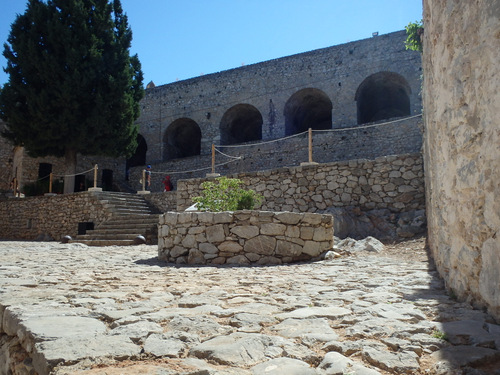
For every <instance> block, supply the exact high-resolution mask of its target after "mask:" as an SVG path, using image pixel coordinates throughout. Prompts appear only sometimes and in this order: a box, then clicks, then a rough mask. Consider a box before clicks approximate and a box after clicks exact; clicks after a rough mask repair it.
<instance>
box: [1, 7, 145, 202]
mask: <svg viewBox="0 0 500 375" xmlns="http://www.w3.org/2000/svg"><path fill="white" fill-rule="evenodd" d="M131 41H132V32H131V29H130V27H129V26H128V20H127V16H126V15H125V14H124V13H123V10H122V7H121V3H120V1H119V0H113V1H111V2H108V0H48V1H46V2H44V1H41V0H29V2H28V5H27V9H26V11H25V13H24V14H22V15H18V16H17V18H16V19H15V21H14V23H13V24H12V27H11V31H10V34H9V37H8V40H7V42H8V43H5V44H4V52H3V55H4V56H5V57H6V59H7V67H6V68H5V69H4V70H5V72H6V73H7V74H8V75H9V81H8V82H7V83H6V84H5V85H4V87H3V88H2V89H1V91H0V118H2V119H3V120H5V121H6V123H7V126H8V127H7V131H6V132H4V134H3V135H4V136H6V137H7V138H10V139H11V140H12V141H13V142H14V143H15V144H16V145H21V146H24V147H25V149H26V151H27V152H28V154H29V155H30V156H33V157H39V156H48V155H52V156H57V157H62V156H64V157H65V161H66V171H65V173H66V174H74V173H75V170H76V157H77V153H81V154H84V155H105V156H112V157H118V156H130V155H132V154H133V153H134V151H135V149H136V147H137V143H136V137H137V131H138V129H137V126H135V125H134V121H135V120H136V119H137V117H138V116H139V101H140V100H141V99H142V97H143V96H144V88H143V85H142V80H143V75H142V71H141V65H140V62H139V58H138V57H137V55H134V56H130V52H129V49H130V44H131ZM73 188H74V178H73V177H71V178H67V179H65V189H64V190H65V192H72V191H73Z"/></svg>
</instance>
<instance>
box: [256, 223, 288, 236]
mask: <svg viewBox="0 0 500 375" xmlns="http://www.w3.org/2000/svg"><path fill="white" fill-rule="evenodd" d="M285 230H286V225H283V224H278V223H264V224H262V225H261V227H260V234H264V235H268V236H282V235H284V234H285Z"/></svg>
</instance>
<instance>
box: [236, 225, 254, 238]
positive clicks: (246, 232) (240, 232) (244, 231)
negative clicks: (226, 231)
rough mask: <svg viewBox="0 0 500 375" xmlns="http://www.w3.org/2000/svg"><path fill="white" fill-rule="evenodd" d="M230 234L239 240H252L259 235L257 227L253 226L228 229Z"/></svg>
mask: <svg viewBox="0 0 500 375" xmlns="http://www.w3.org/2000/svg"><path fill="white" fill-rule="evenodd" d="M230 232H231V233H233V234H235V235H237V236H238V237H241V238H246V239H249V238H253V237H255V236H257V235H258V234H259V227H257V226H255V225H238V226H235V227H233V228H231V229H230Z"/></svg>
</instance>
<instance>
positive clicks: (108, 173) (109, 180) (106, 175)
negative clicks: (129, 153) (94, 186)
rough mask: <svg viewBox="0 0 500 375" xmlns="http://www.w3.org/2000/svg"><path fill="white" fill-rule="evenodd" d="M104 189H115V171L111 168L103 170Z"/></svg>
mask: <svg viewBox="0 0 500 375" xmlns="http://www.w3.org/2000/svg"><path fill="white" fill-rule="evenodd" d="M102 190H105V191H111V190H113V171H112V170H111V169H103V170H102Z"/></svg>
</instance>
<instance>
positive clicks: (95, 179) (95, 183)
mask: <svg viewBox="0 0 500 375" xmlns="http://www.w3.org/2000/svg"><path fill="white" fill-rule="evenodd" d="M96 187H97V164H96V165H95V166H94V189H95V188H96Z"/></svg>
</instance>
